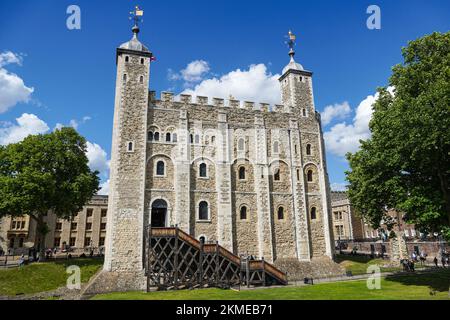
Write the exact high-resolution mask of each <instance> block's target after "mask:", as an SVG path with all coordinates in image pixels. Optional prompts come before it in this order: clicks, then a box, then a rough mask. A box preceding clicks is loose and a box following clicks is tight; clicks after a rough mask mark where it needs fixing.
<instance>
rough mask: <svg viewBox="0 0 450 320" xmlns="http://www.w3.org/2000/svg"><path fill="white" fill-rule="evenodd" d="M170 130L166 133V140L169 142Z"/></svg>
mask: <svg viewBox="0 0 450 320" xmlns="http://www.w3.org/2000/svg"><path fill="white" fill-rule="evenodd" d="M170 140H171V139H170V132H167V133H166V142H170Z"/></svg>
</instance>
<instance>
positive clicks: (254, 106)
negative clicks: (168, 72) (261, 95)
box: [149, 91, 292, 113]
mask: <svg viewBox="0 0 450 320" xmlns="http://www.w3.org/2000/svg"><path fill="white" fill-rule="evenodd" d="M149 101H150V103H151V104H153V105H155V106H157V107H161V108H167V104H171V108H181V107H189V106H191V107H195V106H198V105H200V106H209V107H218V108H233V109H243V110H249V111H260V112H279V113H291V112H292V110H291V107H289V106H285V105H281V104H275V105H270V104H269V103H265V102H259V103H256V102H253V101H240V100H237V99H234V98H232V99H223V98H216V97H213V98H208V97H204V96H196V97H195V98H194V97H193V96H192V95H189V94H180V95H175V94H174V93H173V92H168V91H162V92H161V95H160V100H157V99H156V93H155V91H149Z"/></svg>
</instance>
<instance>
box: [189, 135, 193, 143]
mask: <svg viewBox="0 0 450 320" xmlns="http://www.w3.org/2000/svg"><path fill="white" fill-rule="evenodd" d="M189 139H190V141H191V143H194V135H193V134H190V135H189Z"/></svg>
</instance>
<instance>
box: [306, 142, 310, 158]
mask: <svg viewBox="0 0 450 320" xmlns="http://www.w3.org/2000/svg"><path fill="white" fill-rule="evenodd" d="M306 155H308V156H310V155H311V145H310V144H307V145H306Z"/></svg>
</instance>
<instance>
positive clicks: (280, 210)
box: [278, 207, 284, 220]
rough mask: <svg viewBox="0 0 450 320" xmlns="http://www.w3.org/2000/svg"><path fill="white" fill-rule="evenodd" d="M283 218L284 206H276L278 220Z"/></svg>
mask: <svg viewBox="0 0 450 320" xmlns="http://www.w3.org/2000/svg"><path fill="white" fill-rule="evenodd" d="M283 219H284V208H283V207H279V208H278V220H283Z"/></svg>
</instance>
